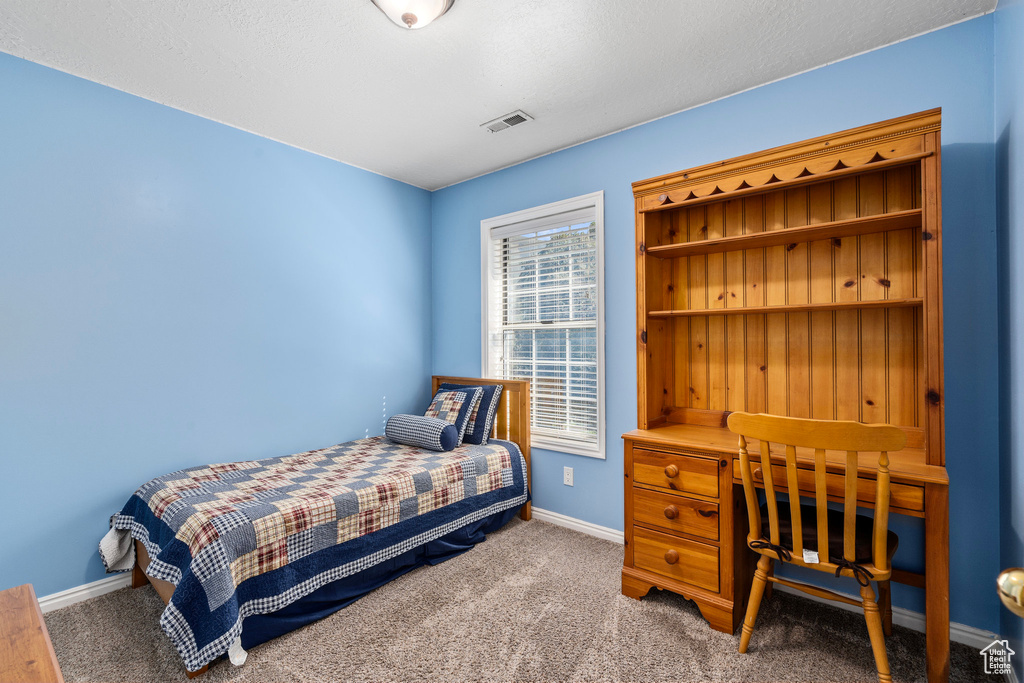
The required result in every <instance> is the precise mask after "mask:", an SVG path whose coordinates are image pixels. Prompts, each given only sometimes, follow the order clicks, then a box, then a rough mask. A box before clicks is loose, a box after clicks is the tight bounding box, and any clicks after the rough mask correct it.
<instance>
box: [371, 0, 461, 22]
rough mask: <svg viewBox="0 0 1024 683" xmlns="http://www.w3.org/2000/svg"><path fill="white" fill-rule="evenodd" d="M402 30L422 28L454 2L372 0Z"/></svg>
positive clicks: (447, 0) (437, 0) (439, 0)
mask: <svg viewBox="0 0 1024 683" xmlns="http://www.w3.org/2000/svg"><path fill="white" fill-rule="evenodd" d="M372 2H373V4H375V5H376V6H377V7H378V8H380V11H382V12H383V13H384V14H386V15H388V18H389V19H391V21H393V22H395V23H396V24H398V25H399V26H401V27H402V28H423V27H424V26H426V25H427V24H429V23H430V22H432V21H434V19H437V18H438V17H439V16H441V15H442V14H444V13H445V12H447V11H448V9H449V8H450V7H451V6H452V5H453V4H454V3H455V0H372Z"/></svg>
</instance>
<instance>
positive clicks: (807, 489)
mask: <svg viewBox="0 0 1024 683" xmlns="http://www.w3.org/2000/svg"><path fill="white" fill-rule="evenodd" d="M750 466H751V470H752V471H753V473H754V483H755V484H757V485H759V486H760V485H761V483H762V480H761V479H759V478H758V476H757V475H758V473H759V472H760V471H761V465H760V463H758V462H756V461H754V462H751V463H750ZM732 467H733V476H734V477H735V479H737V480H742V476H743V475H742V474H741V472H740V461H739V458H737V459H736V460H734V461H733V466H732ZM772 474H773V479H772V481H773V482H774V483H775V492H776V493H779V492H783V493H784V492H785V491H786V468H785V466H783V465H772ZM796 477H797V482H798V483H799V485H800V490H801V491H802V492H803V493H804V494H805V495H809V496H813V495H814V470H813V469H811V468H803V467H800V468H797V474H796ZM825 484H826V490H827V491H828V495H829V496H830V497H831V496H834V497H835V498H836V499H842V498H843V496H844V495H845V490H846V489H845V487H844V482H843V475H841V474H835V473H833V472H829V473H828V474H826V475H825ZM857 502H858V503H860V504H861V505H865V506H867V507H872V506H874V504H875V480H874V479H858V480H857ZM889 507H891V508H899V509H901V510H912V511H922V510H924V488H923V487H920V486H911V485H910V484H890V486H889Z"/></svg>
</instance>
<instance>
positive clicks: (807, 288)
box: [622, 110, 949, 680]
mask: <svg viewBox="0 0 1024 683" xmlns="http://www.w3.org/2000/svg"><path fill="white" fill-rule="evenodd" d="M939 129H940V111H939V110H933V111H927V112H922V113H919V114H913V115H910V116H904V117H902V118H898V119H893V120H890V121H885V122H882V123H877V124H873V125H868V126H864V127H861V128H857V129H854V130H849V131H844V132H841V133H836V134H834V135H828V136H824V137H820V138H815V139H813V140H808V141H805V142H800V143H795V144H790V145H786V146H783V147H778V148H775V149H772V150H768V151H766V152H759V153H756V154H751V155H747V156H743V157H738V158H736V159H730V160H728V161H722V162H718V163H714V164H708V165H705V166H700V167H697V168H693V169H690V170H687V171H682V172H679V173H673V174H670V175H665V176H660V177H657V178H652V179H650V180H643V181H640V182H637V183H634V184H633V192H634V196H635V201H636V276H637V277H636V281H637V375H638V391H637V421H638V427H639V428H638V429H637V430H636V431H633V432H629V433H628V434H625V435H624V436H623V438H624V439H625V537H626V550H625V562H624V566H623V569H622V592H623V594H625V595H628V596H631V597H634V598H640V597H642V596H643V595H645V594H646V593H647V592H648V591H649V590H650V589H651V588H652V587H658V588H662V589H667V590H671V591H674V592H677V593H680V594H682V595H684V596H685V597H687V598H689V599H691V600H693V601H694V602H696V603H697V605H698V606H699V607H700V609H701V612H702V614H703V615H704V617H705V618H706V619H707V620H708V621H709V622H710V624H711V626H712V627H713V628H715V629H717V630H720V631H725V632H729V633H731V632H733V631H735V629H736V627H737V626H738V624H739V623H740V621H741V620H742V617H743V613H744V608H745V602H746V595H747V592H748V591H749V587H750V580H751V573H752V568H753V563H752V559H753V558H752V555H753V554H752V553H750V551H749V550H748V549H747V548H746V535H747V528H746V515H745V513H743V509H742V505H743V496H742V490H741V489H740V488H739V487H738V486H737V485H738V484H739V483H740V479H739V470H738V464H739V463H738V457H736V452H737V439H736V437H735V436H734V435H733V434H731V433H730V432H729V431H728V430H727V429H726V427H725V424H726V417H727V416H728V414H729V412H730V411H735V410H743V411H748V412H752V413H759V412H764V413H772V414H776V415H789V416H793V417H810V418H820V419H838V420H857V421H861V422H867V423H875V422H887V423H891V424H894V425H896V426H899V427H901V428H902V429H904V430H905V431H906V432H907V434H908V437H909V438H908V444H907V448H906V449H905V450H904V451H901V452H900V453H898V454H893V456H892V465H891V470H892V482H893V484H892V499H891V506H892V511H893V512H896V513H902V514H909V515H913V516H917V517H925V518H926V531H925V536H926V563H927V567H926V572H925V574H924V575H921V574H912V573H910V572H895V573H894V576H893V580H895V581H902V582H905V583H910V584H912V585H917V586H921V587H926V591H927V598H928V615H927V622H928V623H927V628H928V647H929V680H942V679H943V676H944V674H943V667H945V670H946V671H948V658H949V650H948V648H949V614H948V584H949V575H948V572H949V569H948V479H947V478H946V472H945V468H944V464H945V459H944V452H943V410H944V408H943V395H944V394H943V379H942V269H941V268H942V259H941V215H940V207H941V194H940V161H939V155H940V142H939ZM834 455H835V457H836V458H837V459H836V462H837V463H838V462H839V458H840V457H842V456H841V455H840V454H834ZM779 457H780V463H781V462H782V455H781V454H780V455H779ZM830 457H832V456H831V455H830ZM864 465H865V466H864V469H863V471H862V474H860V475H858V476H861V477H863V478H862V480H861V482H860V487H859V493H858V496H859V499H860V500H862V501H863V502H864V503H865V504H867V505H870V504H871V503H872V502H873V498H874V481H873V472H871V471H870V466H869V462H868V460H867V459H866V460H865V461H864ZM808 468H809V469H808V470H807V479H808V486H809V487H811V489H810V490H811V491H813V483H812V482H813V469H812V468H813V464H811V463H808ZM773 469H774V468H773ZM781 471H782V467H781V466H780V474H781ZM776 476H778V475H776ZM834 479H835V481H831V480H830V482H829V484H830V488H831V486H832V485H834V486H835V491H836V494H837V497H836V498H837V500H838V499H840V498H841V495H842V486H843V482H842V478H841V476H840V475H835V477H834ZM780 481H781V477H780ZM812 495H813V494H812ZM926 509H927V515H926V514H925V511H926ZM737 512H739V513H740V514H737ZM898 561H899V555H898V554H897V564H898ZM926 583H927V586H925V584H926ZM942 643H944V646H943V645H942ZM943 661H944V662H945V663H943Z"/></svg>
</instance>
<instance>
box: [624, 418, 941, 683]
mask: <svg viewBox="0 0 1024 683" xmlns="http://www.w3.org/2000/svg"><path fill="white" fill-rule="evenodd" d="M623 438H624V439H625V442H626V449H625V453H626V458H625V460H626V463H625V464H626V503H627V504H626V506H625V508H626V520H625V530H626V532H625V536H626V561H625V563H624V566H623V570H622V592H623V594H624V595H628V596H630V597H634V598H639V597H642V596H643V595H645V594H646V593H647V592H648V591H649V590H650V589H651V588H652V587H655V586H657V587H659V588H666V589H668V590H672V591H673V592H677V593H681V594H682V595H685V596H686V597H687V598H689V599H691V600H693V601H694V602H696V603H697V604H698V606H699V607H700V609H701V613H702V614H703V615H704V616H705V618H707V619H708V622H709V623H710V624H711V626H712V627H713V628H715V629H716V630H719V631H724V632H727V633H732V632H734V631H735V629H736V627H737V626H738V624H739V623H740V621H741V620H742V618H743V614H744V611H745V609H746V597H747V591H748V590H749V583H750V576H751V575H752V573H753V563H754V560H755V558H756V556H755V555H754V553H752V552H750V551H749V550H747V549H746V536H747V533H748V529H747V521H746V514H745V512H744V503H743V494H742V481H741V480H740V472H739V457H738V445H737V443H738V439H737V437H736V435H735V434H733V433H732V432H730V431H729V430H728V429H726V428H723V427H707V426H701V425H684V424H669V425H663V426H660V427H656V428H654V429H637V430H634V431H632V432H629V433H627V434H624V435H623ZM749 448H750V449H751V452H757V450H758V448H759V445H758V444H757V442H756V441H753V442H751V443H750V444H749ZM873 455H874V454H870V453H868V454H861V458H862V465H863V467H862V470H861V472H859V474H858V479H860V480H861V481H860V482H859V485H858V500H859V502H860V503H861V504H863V505H864V506H865V507H872V506H873V504H874V495H875V481H874V479H875V473H874V469H873V467H872V463H873V462H877V461H875V460H873ZM776 457H777V458H778V463H779V465H778V469H777V470H776V469H775V462H776ZM844 457H845V454H841V453H828V454H827V459H828V460H829V461H830V462H835V463H836V469H837V471H838V470H839V463H840V460H841V458H844ZM797 460H798V463H799V464H800V467H801V469H802V470H805V471H806V472H807V478H806V482H807V488H806V491H807V493H808V495H809V496H812V497H813V495H814V457H813V452H811V451H809V450H808V451H807V452H802V450H801V449H797ZM772 462H773V465H772V469H773V473H774V477H775V481H776V482H777V485H778V486H782V485H783V482H784V481H785V473H784V472H785V470H784V462H785V456H784V454H783V453H782V452H779V453H778V454H776V453H775V452H774V450H773V452H772ZM670 466H674V467H676V469H678V470H679V471H680V473H679V475H678V476H677V477H672V478H668V477H666V476H665V475H664V474H663V473H662V472H661V471H660V470H662V469H663V468H666V467H670ZM889 468H890V473H891V478H892V495H891V501H892V502H891V508H890V510H891V512H893V513H896V514H903V515H910V516H913V517H920V518H923V519H924V527H925V539H924V543H925V571H924V574H917V573H913V572H908V571H901V570H895V569H894V570H893V575H892V580H893V581H896V582H898V583H904V584H907V585H911V586H916V587H918V588H923V589H924V591H925V617H926V640H927V654H928V668H929V671H930V672H939V673H940V674H941V672H942V671H948V667H949V479H948V477H947V475H946V469H945V468H944V467H937V466H934V465H928V464H926V462H925V453H924V451H923V450H922V449H915V448H908V449H904V450H903V451H900V452H897V453H890V454H889ZM652 474H653V475H656V476H657V477H658V478H657V479H656V478H654V477H653V476H652ZM762 476H763V475H762ZM830 477H834V481H832V480H831V479H830V481H829V490H830V491H831V490H832V488H833V486H834V487H835V491H836V496H835V500H837V501H841V500H842V495H841V494H842V486H843V479H842V475H840V474H835V475H830ZM716 478H717V481H718V482H719V486H718V487H717V488H711V487H710V486H708V485H705V484H706V483H707V482H713V481H715V480H716ZM692 482H697V483H696V484H694V483H692ZM800 484H801V489H803V486H804V478H803V477H801V478H800ZM730 485H731V486H730ZM830 497H831V496H830ZM648 499H651V500H653V501H655V503H656V504H657V505H658V506H660V507H658V510H657V511H656V512H658V513H659V514H658V515H654V514H647V512H646V511H645V507H644V502H645V501H647V500H648ZM668 505H674V507H675V508H676V509H677V510H680V511H681V512H677V513H676V514H675V515H674V517H673V518H672V519H671V520H668V521H666V520H662V519H660V516H661V514H660V513H661V509H662V508H666V507H667V506H668ZM710 505H713V506H714V510H715V513H716V514H717V515H718V519H717V522H715V524H714V527H715V529H714V530H715V532H716V533H715V535H714V536H713V537H712V536H709V534H708V533H707V531H706V530H705V528H706V521H705V520H706V516H709V510H708V509H707V506H710ZM691 508H694V509H695V510H696V513H697V514H696V516H694V515H690V516H689V518H688V517H687V514H688V512H689V510H690V509H691ZM702 510H703V512H702ZM688 519H690V520H692V521H688ZM634 536H637V540H636V541H634ZM697 537H700V538H699V539H698V538H697ZM709 539H713V540H714V541H715V542H712V541H711V540H709ZM677 546H678V547H677ZM651 548H654V549H657V550H658V551H660V552H661V553H666V552H670V551H672V550H675V552H676V553H677V555H678V556H679V557H678V559H676V560H675V561H674V562H671V563H669V564H670V565H671V566H670V567H669V566H666V567H662V566H661V564H662V563H663V562H667V560H663V559H662V558H661V555H655V554H654V553H653V551H650V552H649V551H648V549H651ZM896 561H897V562H898V561H899V553H898V552H897V555H896ZM709 563H710V564H713V571H714V572H715V574H714V576H713V577H712V578H713V580H712V579H709V578H708V573H709V571H711V569H709V567H708V564H709ZM715 588H717V590H716V589H715ZM929 680H942V679H941V676H934V675H932V674H930V675H929Z"/></svg>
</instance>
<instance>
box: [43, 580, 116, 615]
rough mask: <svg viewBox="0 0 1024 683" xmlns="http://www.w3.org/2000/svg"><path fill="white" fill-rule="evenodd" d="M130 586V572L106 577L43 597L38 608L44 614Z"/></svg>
mask: <svg viewBox="0 0 1024 683" xmlns="http://www.w3.org/2000/svg"><path fill="white" fill-rule="evenodd" d="M130 585H132V573H131V572H124V573H122V574H116V575H114V576H108V577H107V578H105V579H100V580H99V581H93V582H92V583H87V584H84V585H82V586H75V587H74V588H69V589H67V590H66V591H60V592H59V593H51V594H50V595H44V596H43V597H41V598H39V608H40V609H41V610H42V611H43V613H44V614H45V613H46V612H52V611H53V610H55V609H60V608H61V607H67V606H68V605H73V604H75V603H76V602H82V601H83V600H88V599H90V598H96V597H99V596H101V595H105V594H107V593H112V592H114V591H116V590H120V589H121V588H126V587H128V586H130Z"/></svg>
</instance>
